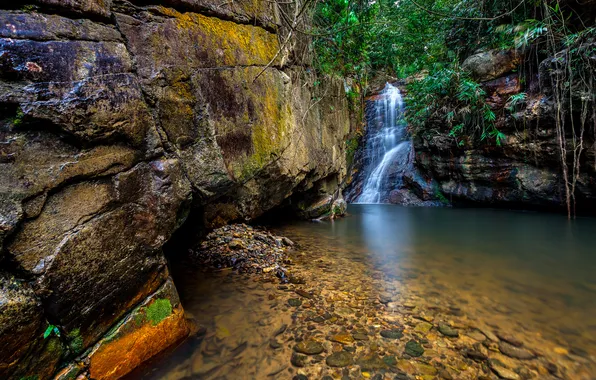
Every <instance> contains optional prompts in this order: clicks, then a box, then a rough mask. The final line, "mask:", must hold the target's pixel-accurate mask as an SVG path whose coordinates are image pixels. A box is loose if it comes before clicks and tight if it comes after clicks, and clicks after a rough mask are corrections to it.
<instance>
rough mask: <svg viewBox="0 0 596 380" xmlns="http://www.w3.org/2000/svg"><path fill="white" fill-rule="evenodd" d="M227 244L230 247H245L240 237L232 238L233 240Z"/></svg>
mask: <svg viewBox="0 0 596 380" xmlns="http://www.w3.org/2000/svg"><path fill="white" fill-rule="evenodd" d="M228 246H229V247H230V248H231V249H245V248H246V247H245V246H244V243H243V242H242V240H240V239H234V240H232V241H231V242H230V243H229V244H228Z"/></svg>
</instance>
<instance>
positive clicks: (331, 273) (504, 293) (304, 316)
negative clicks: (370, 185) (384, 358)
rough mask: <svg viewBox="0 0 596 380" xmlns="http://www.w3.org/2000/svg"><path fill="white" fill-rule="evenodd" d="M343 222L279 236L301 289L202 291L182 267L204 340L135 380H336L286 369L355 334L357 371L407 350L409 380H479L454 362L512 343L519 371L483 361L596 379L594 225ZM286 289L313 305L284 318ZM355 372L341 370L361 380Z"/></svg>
mask: <svg viewBox="0 0 596 380" xmlns="http://www.w3.org/2000/svg"><path fill="white" fill-rule="evenodd" d="M349 212H350V213H351V216H349V217H347V218H344V219H341V220H337V221H334V222H324V223H309V222H295V223H291V224H289V225H285V226H282V227H276V228H275V231H274V232H276V233H278V234H280V235H286V236H288V237H290V238H291V239H293V240H295V241H296V242H298V243H299V249H298V250H297V251H296V252H294V253H293V254H292V259H293V260H294V263H295V265H294V266H291V267H290V270H291V272H292V273H293V274H294V275H296V276H299V277H300V278H302V279H304V280H305V284H298V285H289V286H288V287H287V288H285V287H281V288H280V287H279V286H278V284H277V283H269V282H262V281H258V280H257V281H256V280H255V279H254V278H247V277H240V276H237V275H232V274H226V273H220V274H218V275H216V276H210V277H209V278H204V277H202V276H197V273H196V272H195V271H192V270H190V269H189V268H188V267H184V270H182V271H178V272H177V273H174V275H175V280H176V285H177V287H178V288H179V290H180V293H181V299H182V302H183V305H184V307H185V309H186V310H187V311H189V312H190V313H191V314H192V315H193V316H194V317H195V318H196V320H197V321H198V322H199V323H200V324H201V325H203V326H205V327H206V329H207V333H206V335H205V337H204V338H203V339H193V340H189V341H188V342H186V343H185V344H184V345H183V346H182V347H180V348H178V349H177V350H175V351H174V352H173V353H170V354H169V355H166V356H164V357H162V358H160V359H159V360H157V361H156V362H155V363H153V364H152V366H151V367H150V368H145V369H143V370H140V372H137V373H136V374H133V375H132V376H131V378H152V379H170V380H178V379H185V378H201V379H202V378H206V379H212V378H266V377H267V375H269V374H273V375H271V376H273V378H292V377H293V375H295V374H296V373H304V374H306V375H308V376H309V378H322V377H323V376H324V375H330V376H332V377H335V378H339V377H341V376H343V372H342V369H338V368H334V367H330V366H327V365H326V364H325V360H324V359H325V358H324V357H320V358H318V359H317V357H312V358H309V359H308V361H307V363H306V364H305V366H304V367H296V366H295V365H292V364H291V363H290V358H291V356H292V349H293V347H294V346H295V344H296V341H298V340H304V339H307V340H308V339H315V340H317V341H321V342H323V343H324V344H325V349H326V351H325V352H326V353H327V354H329V353H331V352H333V351H336V350H342V345H341V344H338V343H334V342H332V341H330V340H329V339H330V338H329V337H330V336H332V335H333V334H338V333H341V332H342V331H343V332H346V331H350V332H351V333H353V332H355V331H358V333H359V334H360V333H362V334H364V335H365V336H366V338H367V340H366V341H356V342H351V343H348V344H347V345H344V346H343V347H344V348H345V347H348V348H350V350H351V351H349V353H350V355H353V357H354V360H355V361H357V359H358V358H368V357H369V356H370V355H372V356H375V355H377V354H378V352H384V353H386V354H387V353H391V354H392V355H393V354H395V355H398V358H400V357H401V355H402V353H403V351H404V345H405V342H407V341H408V340H410V339H416V340H421V341H422V340H424V341H427V342H428V343H426V346H427V347H426V352H425V354H424V356H423V357H422V358H420V359H412V358H411V357H408V356H406V357H404V358H403V359H400V360H402V361H403V360H405V361H407V363H406V362H404V363H405V364H404V365H405V366H406V367H407V368H408V370H409V369H411V368H414V369H415V371H414V372H412V373H411V374H410V375H412V378H413V377H414V376H415V375H417V374H418V375H419V373H418V372H416V371H419V368H418V366H419V365H422V364H420V363H426V364H424V365H427V364H430V365H432V366H434V367H436V368H444V369H445V370H448V371H452V373H451V375H452V377H453V378H457V379H476V378H478V376H479V375H480V374H482V373H483V372H482V371H483V369H482V367H481V366H480V365H479V364H478V363H477V362H474V361H466V363H468V364H466V366H465V369H464V367H462V366H460V365H459V364H458V363H461V360H462V352H464V351H462V350H463V349H464V348H466V347H468V348H470V347H475V346H474V342H476V341H475V340H474V339H476V338H477V336H478V329H479V328H484V329H485V330H486V329H489V330H491V331H500V332H502V333H506V334H508V335H512V336H514V337H515V338H516V339H518V340H520V341H522V342H523V344H524V346H523V347H524V348H527V349H529V350H533V351H536V352H538V353H539V354H540V355H539V357H538V358H537V359H535V360H531V361H520V360H517V359H512V358H511V357H508V356H506V355H503V354H502V353H501V352H499V348H498V347H497V348H495V347H496V346H495V345H496V343H494V342H493V346H490V344H489V347H492V349H491V350H489V351H488V352H487V353H486V355H488V356H489V357H491V358H494V359H497V360H499V361H500V362H502V363H504V364H506V365H507V366H508V367H509V368H510V369H512V370H513V369H515V370H516V371H517V372H520V373H522V372H523V373H526V372H524V371H529V372H528V373H533V374H534V375H535V376H534V377H535V378H546V377H545V376H544V374H548V373H549V368H550V370H552V368H553V367H552V365H554V366H556V368H557V371H558V372H557V376H558V377H560V378H568V379H574V380H575V379H594V378H596V365H595V360H596V358H595V357H594V356H595V353H596V275H595V273H596V254H595V253H596V252H595V250H594V243H593V236H594V232H596V220H594V219H580V220H577V221H573V222H568V221H567V220H565V218H564V217H563V216H560V215H549V214H536V213H523V212H511V211H497V210H474V209H466V210H458V209H417V208H402V207H399V206H391V205H351V206H350V207H349ZM296 289H303V290H306V291H309V292H311V293H312V294H313V295H314V296H313V298H312V299H304V300H303V301H302V304H301V306H298V307H291V306H288V299H289V298H292V297H297V295H296V294H295V293H294V290H296ZM422 320H424V322H421V321H422ZM427 321H430V325H431V327H432V328H431V329H430V330H426V328H428V326H424V325H423V324H424V323H426V324H427V325H429V323H428V322H427ZM439 323H449V324H452V325H453V326H455V327H456V328H457V329H459V331H461V334H460V337H459V338H457V340H455V341H452V340H449V339H446V338H445V337H444V336H443V335H441V334H439V333H438V332H437V331H436V328H437V325H438V324H439ZM284 324H287V325H288V328H287V330H285V332H284V333H283V334H281V335H279V336H276V335H275V331H276V330H278V329H279V328H280V326H282V325H284ZM395 325H399V326H405V327H406V328H405V332H404V334H406V336H405V337H404V338H403V339H400V340H395V341H393V340H387V339H383V338H382V337H380V335H379V330H380V329H383V328H388V327H390V326H395ZM487 326H488V327H487ZM346 329H348V330H346ZM367 334H368V335H367ZM470 336H473V337H474V339H472V338H470ZM272 337H273V338H275V339H274V340H275V342H274V343H272V341H271V339H272ZM362 342H364V343H362ZM373 345H375V346H374V347H375V350H376V351H374V350H372V348H371V347H372V346H373ZM319 356H320V355H319ZM379 360H380V359H379ZM466 360H467V359H466ZM402 364H403V363H402ZM406 364H407V365H406ZM412 366H413V367H412ZM434 367H433V368H434ZM362 368H363V367H362V366H361V365H352V366H350V367H349V368H347V369H345V370H346V371H348V373H349V376H351V377H352V378H359V377H362V376H363V374H362V373H361V371H362V370H363V369H362ZM383 368H384V367H383ZM393 369H395V368H393ZM485 369H486V368H485ZM427 370H428V368H427ZM383 371H385V370H383ZM540 371H543V372H544V373H542V377H540V376H541V372H540ZM383 373H384V372H383ZM369 375H370V374H369ZM271 376H270V377H271ZM549 376H550V375H549ZM386 378H388V377H386Z"/></svg>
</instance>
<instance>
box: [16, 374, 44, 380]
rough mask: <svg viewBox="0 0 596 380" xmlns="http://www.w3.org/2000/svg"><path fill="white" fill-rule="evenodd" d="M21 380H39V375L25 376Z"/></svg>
mask: <svg viewBox="0 0 596 380" xmlns="http://www.w3.org/2000/svg"><path fill="white" fill-rule="evenodd" d="M19 380H39V376H38V375H31V376H23V377H21V378H19Z"/></svg>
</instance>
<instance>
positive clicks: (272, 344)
mask: <svg viewBox="0 0 596 380" xmlns="http://www.w3.org/2000/svg"><path fill="white" fill-rule="evenodd" d="M269 347H271V348H273V349H274V350H276V349H278V348H280V347H281V343H279V342H278V341H277V340H275V339H270V340H269Z"/></svg>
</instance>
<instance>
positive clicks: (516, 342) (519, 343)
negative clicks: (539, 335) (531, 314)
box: [496, 333, 524, 347]
mask: <svg viewBox="0 0 596 380" xmlns="http://www.w3.org/2000/svg"><path fill="white" fill-rule="evenodd" d="M496 335H497V337H498V338H499V339H500V340H502V341H504V342H507V343H509V344H511V345H512V346H515V347H521V346H523V345H524V343H523V342H522V341H521V340H519V339H517V338H516V337H514V336H513V335H509V334H504V333H497V334H496Z"/></svg>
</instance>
